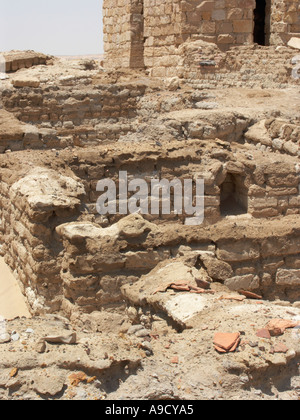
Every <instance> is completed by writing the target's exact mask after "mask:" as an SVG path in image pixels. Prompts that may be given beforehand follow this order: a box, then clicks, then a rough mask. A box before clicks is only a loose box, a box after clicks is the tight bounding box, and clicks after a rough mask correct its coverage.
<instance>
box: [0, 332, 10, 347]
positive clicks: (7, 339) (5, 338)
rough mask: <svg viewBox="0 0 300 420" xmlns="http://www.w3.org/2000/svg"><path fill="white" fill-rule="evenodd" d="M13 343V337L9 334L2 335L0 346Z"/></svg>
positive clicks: (0, 336)
mask: <svg viewBox="0 0 300 420" xmlns="http://www.w3.org/2000/svg"><path fill="white" fill-rule="evenodd" d="M10 341H11V337H10V335H9V334H8V333H5V334H1V335H0V344H5V343H9V342H10Z"/></svg>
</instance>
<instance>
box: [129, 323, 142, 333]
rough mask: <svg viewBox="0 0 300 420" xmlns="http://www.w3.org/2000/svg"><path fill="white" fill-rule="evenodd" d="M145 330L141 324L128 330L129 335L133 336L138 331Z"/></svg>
mask: <svg viewBox="0 0 300 420" xmlns="http://www.w3.org/2000/svg"><path fill="white" fill-rule="evenodd" d="M143 329H144V327H143V326H142V325H140V324H139V325H133V326H132V327H130V328H129V329H128V331H127V334H129V335H133V334H135V333H137V332H138V331H140V330H143Z"/></svg>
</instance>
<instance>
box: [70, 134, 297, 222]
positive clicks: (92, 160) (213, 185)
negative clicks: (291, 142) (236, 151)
mask: <svg viewBox="0 0 300 420" xmlns="http://www.w3.org/2000/svg"><path fill="white" fill-rule="evenodd" d="M200 145H201V141H199V140H193V143H191V144H190V147H189V148H188V149H180V154H179V155H178V150H177V147H174V149H173V150H168V149H160V150H156V151H154V150H153V149H151V147H150V148H148V147H147V146H146V145H142V146H141V145H139V146H138V145H137V146H136V150H135V152H133V151H132V150H126V149H125V150H120V149H118V146H114V147H113V148H112V150H111V151H110V152H107V154H106V156H102V157H95V156H94V155H91V154H90V153H83V154H82V155H81V156H78V157H75V158H74V159H73V160H71V161H70V164H69V166H70V168H71V169H72V171H73V172H74V173H75V174H76V176H77V177H78V178H80V179H81V181H82V182H83V184H84V187H85V191H86V196H85V199H84V200H85V203H86V205H87V208H88V210H89V211H90V212H91V213H93V214H94V215H95V216H96V219H98V216H97V212H96V206H95V204H96V202H97V199H98V198H99V196H100V195H101V193H99V192H97V191H96V186H97V183H98V181H100V180H101V179H103V178H110V179H113V180H114V181H115V183H116V185H118V182H119V171H127V173H128V181H131V180H132V179H135V178H142V179H144V180H146V181H147V183H148V188H149V192H150V190H151V179H153V178H157V179H167V180H170V181H171V180H173V179H174V178H178V179H179V180H181V182H182V184H183V180H184V179H187V178H194V179H196V178H201V179H204V182H205V220H204V223H205V224H208V225H210V224H213V223H216V222H217V221H219V220H220V219H221V211H222V209H221V200H222V191H223V190H224V189H225V187H224V185H225V183H226V182H228V176H229V182H230V183H231V185H230V191H231V192H232V193H234V194H235V200H236V201H237V202H238V203H241V204H242V207H243V208H244V211H242V213H249V214H250V215H251V216H253V217H254V218H266V217H278V216H286V215H293V214H299V213H300V200H299V197H300V196H299V185H300V168H299V165H297V162H298V160H297V157H290V156H284V155H282V160H281V161H280V162H278V163H274V162H273V159H274V156H273V157H272V156H271V157H270V160H269V159H266V160H265V161H264V162H263V163H262V162H260V163H256V162H255V158H253V160H249V159H247V158H245V157H243V158H241V157H239V160H238V161H237V160H236V158H233V157H231V156H230V154H228V156H227V159H226V162H224V161H223V160H222V159H223V158H222V156H223V155H222V156H221V158H220V160H218V159H216V158H212V157H207V159H205V158H201V157H199V153H198V150H199V147H201V146H200ZM177 146H178V144H177ZM258 153H260V152H258ZM111 156H113V160H112V159H111ZM172 197H173V195H172V194H171V199H172ZM117 199H118V197H117ZM232 214H233V215H234V209H233V213H232ZM120 217H121V216H120V215H107V220H108V223H109V224H112V223H115V222H117V221H118V220H119V218H120ZM186 217H187V215H186V214H183V215H176V214H174V212H171V214H170V215H162V214H160V215H159V216H154V215H151V214H149V215H145V218H146V219H147V220H149V221H151V222H153V223H162V222H166V221H168V222H180V223H183V222H184V220H185V218H186Z"/></svg>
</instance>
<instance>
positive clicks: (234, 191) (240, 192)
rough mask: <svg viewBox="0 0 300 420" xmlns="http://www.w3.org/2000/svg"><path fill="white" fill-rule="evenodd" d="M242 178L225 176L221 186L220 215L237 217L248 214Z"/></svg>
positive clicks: (234, 175)
mask: <svg viewBox="0 0 300 420" xmlns="http://www.w3.org/2000/svg"><path fill="white" fill-rule="evenodd" d="M244 181H245V179H244V177H242V176H240V175H236V174H230V173H229V174H227V177H226V179H225V181H224V182H223V184H222V185H221V208H220V210H221V215H222V216H237V215H240V214H246V213H248V189H247V188H246V186H245V182H244Z"/></svg>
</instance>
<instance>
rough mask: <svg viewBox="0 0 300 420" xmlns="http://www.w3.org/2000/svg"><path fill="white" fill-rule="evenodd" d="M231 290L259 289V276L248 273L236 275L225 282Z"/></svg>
mask: <svg viewBox="0 0 300 420" xmlns="http://www.w3.org/2000/svg"><path fill="white" fill-rule="evenodd" d="M224 284H225V286H227V287H228V288H229V289H230V290H236V291H240V290H243V291H252V290H257V289H259V286H260V284H259V277H258V276H254V275H253V274H247V275H244V276H235V277H231V278H230V279H227V280H226V281H225V282H224Z"/></svg>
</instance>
